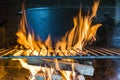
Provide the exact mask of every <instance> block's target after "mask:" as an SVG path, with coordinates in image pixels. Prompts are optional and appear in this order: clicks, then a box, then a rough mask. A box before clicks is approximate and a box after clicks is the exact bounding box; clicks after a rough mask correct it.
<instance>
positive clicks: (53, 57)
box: [0, 56, 120, 59]
mask: <svg viewBox="0 0 120 80" xmlns="http://www.w3.org/2000/svg"><path fill="white" fill-rule="evenodd" d="M11 58H19V59H20V58H21V59H23V58H40V59H63V58H66V59H111V58H120V56H1V57H0V59H11Z"/></svg>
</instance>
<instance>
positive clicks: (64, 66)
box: [28, 59, 94, 76]
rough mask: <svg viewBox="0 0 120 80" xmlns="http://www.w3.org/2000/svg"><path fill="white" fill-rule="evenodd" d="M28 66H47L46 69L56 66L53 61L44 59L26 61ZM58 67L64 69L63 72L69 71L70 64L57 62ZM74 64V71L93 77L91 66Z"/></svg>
mask: <svg viewBox="0 0 120 80" xmlns="http://www.w3.org/2000/svg"><path fill="white" fill-rule="evenodd" d="M28 64H30V65H42V66H43V65H47V66H48V67H50V66H52V67H53V68H55V66H56V64H55V62H54V61H53V60H48V59H47V60H46V59H28ZM58 64H59V67H60V69H64V70H69V69H70V70H71V67H70V66H72V63H70V62H62V61H58ZM73 64H74V69H75V71H77V72H78V73H80V74H83V75H90V76H93V73H94V68H93V66H89V65H83V64H79V63H73Z"/></svg>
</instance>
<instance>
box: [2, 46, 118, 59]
mask: <svg viewBox="0 0 120 80" xmlns="http://www.w3.org/2000/svg"><path fill="white" fill-rule="evenodd" d="M84 50H86V51H87V52H88V53H87V54H86V55H77V56H13V54H14V53H24V52H25V50H22V49H17V48H14V47H9V48H2V49H0V56H1V57H0V58H49V59H53V58H57V59H61V58H74V59H106V58H120V48H113V47H112V48H102V47H92V48H91V47H87V48H85V49H84Z"/></svg>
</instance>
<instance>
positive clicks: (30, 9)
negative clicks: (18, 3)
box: [25, 7, 80, 11]
mask: <svg viewBox="0 0 120 80" xmlns="http://www.w3.org/2000/svg"><path fill="white" fill-rule="evenodd" d="M48 9H53V10H55V9H71V10H73V9H75V10H79V9H80V8H78V7H35V8H28V9H26V10H25V11H34V10H48Z"/></svg>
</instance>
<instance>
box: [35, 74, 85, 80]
mask: <svg viewBox="0 0 120 80" xmlns="http://www.w3.org/2000/svg"><path fill="white" fill-rule="evenodd" d="M36 80H45V79H44V78H43V76H41V75H37V76H36ZM52 80H62V77H61V76H60V75H52ZM76 80H85V77H84V76H83V75H78V77H77V79H76Z"/></svg>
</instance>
